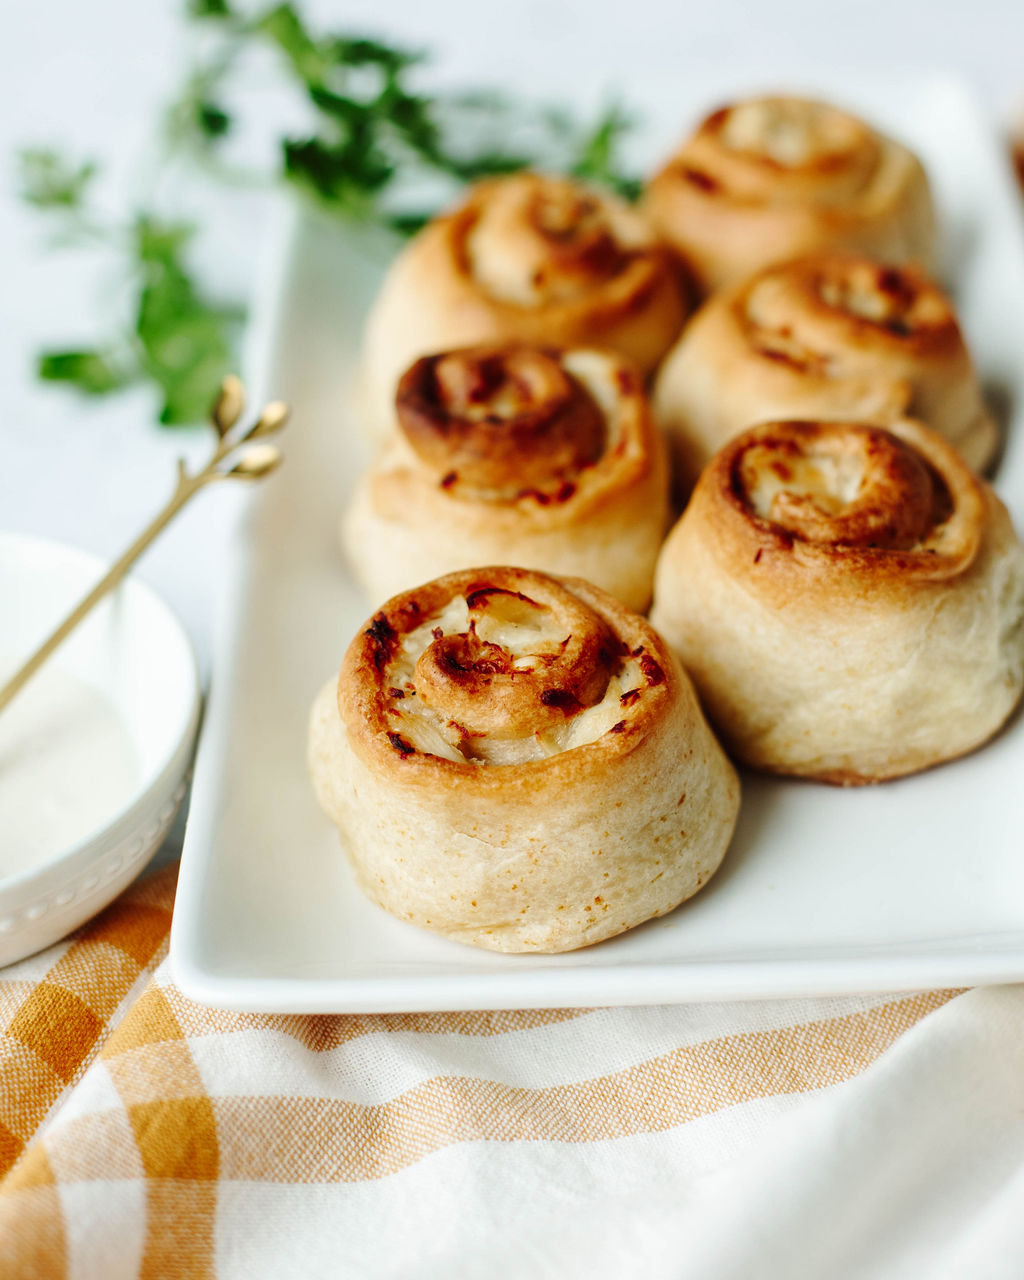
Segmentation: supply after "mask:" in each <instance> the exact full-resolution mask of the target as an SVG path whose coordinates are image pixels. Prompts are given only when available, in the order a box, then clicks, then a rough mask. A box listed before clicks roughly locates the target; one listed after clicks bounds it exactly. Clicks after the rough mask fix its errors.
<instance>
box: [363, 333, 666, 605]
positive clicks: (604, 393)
mask: <svg viewBox="0 0 1024 1280" xmlns="http://www.w3.org/2000/svg"><path fill="white" fill-rule="evenodd" d="M396 410H397V424H398V429H397V430H395V431H393V432H392V438H391V443H390V445H389V446H388V447H387V449H386V451H385V453H384V454H383V456H382V457H381V458H380V459H379V460H378V462H377V464H376V465H375V466H374V467H373V468H372V469H371V470H370V471H369V472H367V473H366V474H365V475H364V476H363V478H362V480H361V482H360V484H359V486H358V488H357V490H356V493H355V496H354V499H353V503H352V506H351V508H350V509H349V511H348V512H347V514H346V516H345V518H344V520H343V522H342V543H343V546H344V547H345V550H346V552H347V554H348V557H349V560H350V561H351V564H352V566H353V569H354V571H355V573H356V575H357V577H358V578H359V579H360V581H361V582H362V584H363V586H364V588H365V589H366V591H367V593H368V594H369V596H370V597H371V599H372V600H374V601H379V600H385V599H387V598H388V597H389V596H392V595H395V594H396V593H397V592H399V591H402V590H405V589H406V588H408V587H411V586H413V585H415V584H416V583H419V582H425V581H427V580H428V579H430V578H436V577H439V576H440V575H441V574H444V573H450V572H452V571H453V570H455V569H463V568H466V567H467V566H469V565H474V564H500V563H511V564H518V565H521V566H523V567H525V568H528V569H546V570H549V571H550V572H552V573H557V574H568V575H572V576H578V577H581V578H587V579H588V580H589V581H591V582H594V583H596V584H597V585H598V586H600V587H603V588H604V589H605V590H606V591H610V592H611V593H612V595H614V596H617V597H618V598H619V599H620V600H621V601H623V603H625V604H626V605H628V606H629V607H630V608H633V609H637V610H643V609H646V608H647V605H648V604H649V603H650V599H651V585H652V583H653V581H654V565H655V561H656V560H657V558H658V551H659V549H660V547H661V543H662V539H663V538H664V536H665V530H666V528H667V526H668V517H669V511H668V468H667V464H666V460H665V448H664V443H663V441H662V439H661V436H660V434H659V433H658V432H657V430H656V429H655V427H654V425H653V422H652V419H651V414H650V409H649V407H648V405H647V399H646V396H645V395H644V392H643V388H642V387H641V385H640V378H639V376H638V375H637V373H636V372H635V371H634V370H633V369H632V368H631V367H630V366H629V365H628V364H626V363H625V362H624V361H623V360H622V359H621V357H619V356H615V355H612V354H609V353H605V352H601V351H587V350H576V351H565V352H561V353H558V352H555V351H551V350H546V351H545V350H539V349H537V348H532V347H473V348H468V349H463V350H458V351H451V352H445V353H442V354H441V355H435V356H425V357H423V358H422V359H420V360H418V361H417V362H416V363H415V364H414V365H413V366H412V367H411V368H410V369H409V370H407V371H406V373H405V375H404V376H403V378H402V380H401V382H400V383H399V387H398V395H397V398H396Z"/></svg>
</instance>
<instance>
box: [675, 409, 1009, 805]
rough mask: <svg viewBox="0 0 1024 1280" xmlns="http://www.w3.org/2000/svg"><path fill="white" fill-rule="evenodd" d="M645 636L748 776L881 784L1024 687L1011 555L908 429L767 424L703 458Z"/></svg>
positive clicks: (997, 528) (964, 736)
mask: <svg viewBox="0 0 1024 1280" xmlns="http://www.w3.org/2000/svg"><path fill="white" fill-rule="evenodd" d="M654 593H655V603H654V609H653V611H652V623H653V625H654V626H656V627H657V628H658V629H659V630H660V631H661V633H662V634H663V635H664V636H665V638H666V640H668V642H669V644H670V645H672V647H673V648H674V649H675V651H676V652H677V654H678V655H679V657H680V658H681V660H682V661H683V663H684V664H685V665H686V667H687V670H688V671H689V672H690V674H691V675H692V677H693V680H694V683H695V684H696V686H697V689H698V691H699V693H700V696H701V700H702V702H703V705H704V707H705V708H706V710H707V712H708V715H709V717H710V718H711V721H712V723H713V724H714V725H715V726H716V728H717V729H718V731H719V732H720V733H721V735H722V738H723V740H724V742H725V743H726V745H727V746H728V747H729V748H730V750H731V751H732V753H733V754H734V755H735V756H737V757H738V758H739V759H741V760H744V761H746V762H747V763H748V764H751V765H754V766H756V767H757V768H759V769H767V770H770V771H772V772H775V773H786V774H798V775H800V776H803V777H807V778H817V779H820V780H821V781H825V782H834V783H843V784H850V783H864V782H877V781H881V780H882V779H884V778H895V777H899V776H900V775H901V774H907V773H913V772H915V771H917V770H920V769H925V768H927V767H928V766H929V765H934V764H938V763H939V762H940V761H943V760H950V759H952V758H953V757H954V756H959V755H962V754H963V753H964V752H967V751H970V750H972V749H973V748H974V747H977V746H979V745H980V744H981V743H983V742H985V741H986V739H988V738H990V737H991V736H992V735H993V734H994V733H995V732H996V730H997V729H998V728H999V727H1000V725H1002V724H1003V722H1004V721H1005V720H1006V719H1007V717H1008V716H1009V715H1010V713H1011V712H1012V710H1013V708H1014V706H1015V705H1016V703H1017V701H1018V699H1019V697H1020V693H1021V688H1022V684H1024V551H1022V549H1021V545H1020V543H1019V541H1018V540H1017V536H1016V534H1015V533H1014V531H1013V527H1012V525H1011V523H1010V519H1009V516H1008V515H1007V512H1006V509H1005V508H1004V506H1003V505H1002V503H1001V502H1000V501H999V499H998V498H997V497H996V495H995V494H994V493H993V491H992V489H991V488H990V487H989V486H988V485H987V484H986V483H985V482H984V481H982V480H978V479H976V478H975V477H974V476H973V475H972V473H971V472H970V471H969V470H968V468H967V467H966V465H965V464H964V462H963V461H962V460H961V458H960V457H959V455H958V454H957V453H956V451H955V450H954V449H953V448H952V447H951V446H950V445H949V444H947V443H946V442H945V441H944V440H943V439H942V438H941V437H940V436H937V435H936V434H935V433H934V432H932V431H929V430H928V428H927V427H924V426H922V425H921V424H920V423H915V422H911V421H906V422H897V423H892V424H891V425H890V426H889V427H888V428H886V429H883V428H880V427H875V426H861V425H854V424H849V423H810V422H781V423H769V424H766V425H763V426H760V427H755V428H754V429H753V430H751V431H748V432H745V433H744V434H743V435H742V436H739V437H738V438H737V439H736V440H734V441H732V442H731V443H730V444H728V445H726V447H725V448H724V449H723V450H722V451H721V452H720V453H719V454H717V455H716V457H715V458H714V459H713V460H712V462H711V463H710V464H709V465H708V467H707V468H706V470H705V471H704V473H703V474H702V475H701V478H700V480H699V482H698V484H697V487H696V489H695V490H694V492H693V497H692V499H691V501H690V505H689V506H688V507H687V509H686V511H685V513H684V514H683V516H682V518H681V519H680V521H679V522H678V524H677V525H676V526H675V528H674V529H673V530H672V532H671V534H670V535H669V538H668V540H667V542H666V543H665V547H664V549H663V551H662V554H661V558H660V560H659V563H658V570H657V575H656V578H655V589H654Z"/></svg>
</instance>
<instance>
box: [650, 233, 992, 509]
mask: <svg viewBox="0 0 1024 1280" xmlns="http://www.w3.org/2000/svg"><path fill="white" fill-rule="evenodd" d="M654 407H655V416H656V417H657V419H658V422H659V425H660V426H662V428H663V429H664V430H665V431H666V432H667V433H668V435H669V437H670V440H671V444H672V450H673V456H674V462H675V465H676V470H677V474H678V476H679V479H680V482H681V483H682V484H683V485H684V486H685V487H689V486H690V485H692V484H693V482H694V481H695V480H696V478H697V476H698V475H699V473H700V470H701V468H702V467H703V466H704V464H705V463H706V462H707V460H708V459H709V458H710V457H711V455H712V454H713V453H716V452H717V451H718V449H720V448H721V447H722V445H723V444H725V442H726V441H727V440H731V439H732V438H733V436H736V435H738V434H739V433H740V432H741V431H744V430H746V428H747V427H750V426H753V425H754V424H755V423H758V422H767V421H770V420H772V419H776V418H806V419H826V420H832V419H837V420H847V421H858V420H859V421H874V422H880V423H884V422H886V421H890V420H892V419H894V418H899V417H903V416H906V415H911V416H913V417H915V418H918V419H920V420H921V421H923V422H925V423H926V424H927V425H928V426H930V427H932V428H933V429H934V430H935V431H938V432H939V434H940V435H943V436H945V437H946V439H947V440H950V441H951V442H952V443H953V444H954V445H956V447H957V449H959V451H960V453H961V455H962V456H963V457H964V458H965V459H966V460H967V462H968V464H969V465H970V466H972V467H974V469H975V470H981V469H982V468H983V467H985V466H986V465H987V463H988V462H990V461H991V459H992V456H993V454H994V452H995V448H996V445H997V443H998V432H997V430H996V426H995V423H994V422H993V420H992V418H991V416H990V415H989V413H988V411H987V409H986V408H985V404H984V401H983V400H982V397H981V391H980V388H979V386H978V379H977V377H976V376H975V372H974V367H973V364H972V362H971V357H970V354H969V353H968V350H967V346H966V344H965V343H964V339H963V335H962V334H961V332H960V326H959V325H958V324H957V318H956V312H955V311H954V309H953V306H952V303H951V302H950V301H949V299H948V298H947V297H946V296H945V295H944V294H943V293H942V291H941V290H940V289H939V288H938V287H937V286H936V285H934V284H933V283H932V282H931V281H930V280H929V279H928V278H927V277H926V276H924V275H923V274H922V273H921V272H920V271H918V270H917V269H915V268H913V267H902V268H900V267H888V266H882V265H880V264H878V263H876V262H874V261H873V260H872V259H870V258H861V257H854V256H849V255H844V254H829V255H823V256H821V257H816V258H804V259H800V260H798V261H796V262H788V263H783V264H781V265H779V266H774V267H768V268H767V269H766V270H764V271H761V272H759V273H758V274H757V275H755V276H754V277H753V279H750V280H746V281H744V282H742V283H741V284H738V285H733V286H732V287H731V288H729V289H725V290H723V291H722V292H721V293H718V294H716V295H715V296H714V297H713V298H710V299H709V300H708V301H707V302H706V303H705V304H704V306H703V307H702V308H701V309H700V311H698V313H697V315H696V316H695V317H694V319H693V321H692V323H691V324H690V325H689V326H688V327H687V329H686V332H685V333H684V334H683V336H682V337H681V338H680V340H679V342H678V343H677V344H676V345H675V347H674V348H673V349H672V351H671V352H670V353H669V355H668V357H667V359H666V360H665V363H664V364H663V365H662V367H661V370H660V371H659V374H658V381H657V384H656V387H655V392H654Z"/></svg>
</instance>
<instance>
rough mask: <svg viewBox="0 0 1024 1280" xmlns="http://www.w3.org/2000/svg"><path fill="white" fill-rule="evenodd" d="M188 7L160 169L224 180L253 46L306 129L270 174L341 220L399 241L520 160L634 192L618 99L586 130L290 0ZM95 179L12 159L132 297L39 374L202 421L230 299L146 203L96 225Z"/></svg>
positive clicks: (35, 198)
mask: <svg viewBox="0 0 1024 1280" xmlns="http://www.w3.org/2000/svg"><path fill="white" fill-rule="evenodd" d="M188 16H189V19H190V20H191V21H192V22H194V23H196V24H198V25H200V26H201V27H202V29H203V33H204V37H205V39H204V45H205V53H204V58H203V60H202V62H201V63H199V64H197V65H196V66H194V67H192V68H191V69H190V71H189V74H188V76H187V78H186V81H185V83H184V85H183V87H182V90H181V92H180V94H179V95H178V98H177V100H176V101H175V102H174V103H173V105H172V106H171V108H170V110H169V112H168V113H167V118H166V120H165V123H164V129H163V147H164V155H165V162H166V163H170V162H171V161H172V160H177V159H180V158H181V157H182V156H185V155H193V156H199V157H201V158H202V159H203V161H204V164H205V167H206V169H207V171H208V172H214V173H221V174H222V175H223V176H224V178H225V180H228V179H229V175H230V172H231V171H230V170H229V167H228V166H227V164H226V163H222V153H223V149H224V146H225V143H226V142H227V141H228V140H229V139H230V138H231V136H232V134H233V132H234V131H235V128H236V124H237V120H236V109H235V107H234V106H233V105H232V85H233V81H234V78H235V76H236V74H237V72H238V70H239V67H240V64H241V63H242V60H243V59H245V58H246V57H247V56H248V55H250V54H251V53H252V52H253V51H254V50H255V49H257V48H259V49H264V50H265V49H269V50H271V51H273V53H274V54H275V55H276V57H277V60H278V62H279V64H280V66H281V68H282V72H283V79H284V82H285V84H286V86H287V88H288V91H289V92H290V93H291V94H293V95H297V97H298V99H299V100H300V101H301V102H302V103H303V104H304V107H305V109H306V112H307V113H308V117H309V119H310V121H311V124H310V127H309V129H308V131H307V132H305V133H303V134H298V135H293V134H289V135H288V136H285V137H281V138H280V139H279V140H278V144H277V146H278V154H279V168H278V170H277V172H276V173H275V174H271V175H268V180H274V179H278V180H284V181H286V182H288V183H291V184H293V185H294V186H296V187H297V188H299V189H300V190H301V191H303V192H304V193H305V194H306V195H308V196H311V197H312V198H313V199H315V200H316V201H317V202H318V203H319V204H320V205H321V206H323V207H325V208H326V209H328V210H330V211H332V212H333V213H336V214H337V215H339V216H340V217H343V218H346V219H349V220H354V221H357V222H363V223H375V224H378V225H383V226H386V227H389V228H390V229H392V230H394V231H397V232H399V233H402V234H408V233H410V232H412V231H415V230H416V229H418V228H419V227H420V226H422V225H423V223H424V222H425V221H426V220H427V218H429V217H430V216H431V215H432V214H433V213H434V212H435V211H436V209H437V207H438V205H439V204H440V203H442V202H443V201H445V200H447V199H449V198H450V196H451V195H452V194H453V193H454V191H455V190H457V188H458V187H459V186H460V185H461V184H463V183H466V182H471V181H475V180H477V179H480V178H485V177H491V176H494V175H499V174H504V173H510V172H513V171H515V170H516V169H521V168H524V167H528V166H534V167H543V168H545V169H550V170H554V171H562V172H566V173H570V174H572V175H574V176H576V177H580V178H585V179H589V180H591V181H595V182H599V183H602V184H604V185H606V186H610V187H612V188H614V189H617V190H618V191H620V192H622V193H623V194H625V195H626V196H628V197H632V196H634V195H635V194H636V190H637V184H636V182H635V181H633V180H632V179H631V178H629V177H627V176H624V175H623V173H622V171H621V167H620V164H619V148H620V143H621V141H622V138H623V137H624V135H625V134H626V133H627V132H628V130H629V128H630V125H631V122H630V120H629V118H628V117H627V116H626V114H625V113H624V112H623V111H622V110H621V109H620V108H619V107H618V106H612V107H611V108H609V109H608V110H607V111H605V112H604V113H603V114H602V115H601V116H600V118H599V119H597V120H596V121H594V122H593V123H591V124H589V125H586V126H583V125H580V124H579V123H578V122H576V121H575V120H574V119H573V118H572V117H571V116H570V115H569V114H567V113H566V112H565V111H563V110H553V109H551V108H546V107H536V106H532V105H529V104H526V103H522V102H518V101H515V100H513V99H511V98H509V97H507V96H504V95H500V94H497V93H493V92H476V93H461V94H450V93H436V92H435V93H429V92H426V91H425V90H423V89H422V88H421V87H420V85H419V82H418V79H417V73H418V71H419V69H420V68H422V66H423V65H424V63H425V61H426V59H425V57H424V56H423V55H422V54H421V53H418V52H413V51H410V50H406V49H400V48H395V47H393V46H391V45H388V44H384V43H382V42H380V41H378V40H373V39H369V38H366V37H363V36H353V35H348V34H341V35H339V34H317V33H315V32H313V31H312V30H311V29H310V28H309V27H308V26H307V24H306V23H305V21H304V20H303V18H302V16H301V14H300V12H299V9H298V8H297V7H296V5H294V4H291V3H284V4H277V5H274V6H273V7H271V8H269V9H266V10H263V11H260V12H257V13H255V14H245V13H242V12H240V11H239V10H236V9H235V8H234V7H233V5H232V4H231V3H230V0H189V3H188ZM97 172H98V165H97V164H96V162H95V161H92V160H88V161H85V162H78V163H73V162H70V161H68V160H67V159H65V158H63V157H61V156H60V155H58V154H57V153H56V152H54V151H52V150H45V149H33V150H28V151H25V152H23V153H22V155H21V183H22V194H23V196H24V198H25V199H26V200H27V201H28V202H29V203H31V204H32V205H34V206H35V207H37V208H38V209H40V210H41V211H44V212H45V213H46V215H47V216H48V217H49V218H50V219H51V220H52V221H53V223H54V224H55V229H56V230H57V232H58V237H57V238H58V240H59V242H62V243H71V244H78V245H81V244H84V243H92V244H96V245H98V246H102V247H104V249H105V250H106V251H107V252H108V253H113V254H115V255H117V257H118V259H119V261H120V263H121V265H122V268H123V275H124V278H125V281H126V288H127V289H128V291H129V293H130V296H131V299H132V305H131V307H130V308H128V311H129V313H130V317H131V319H130V326H129V327H128V328H127V330H126V331H125V332H122V333H119V334H116V335H114V336H112V337H110V338H109V339H106V340H104V341H100V342H98V343H96V344H95V345H93V346H91V347H88V348H85V349H80V350H65V351H48V352H44V353H43V354H42V355H41V356H40V357H39V363H38V373H39V376H40V377H41V378H43V379H45V380H47V381H53V382H61V383H64V384H66V385H69V386H73V387H76V388H78V389H79V390H80V391H82V392H84V393H87V394H90V395H106V394H109V393H111V392H114V391H117V390H119V389H121V388H123V387H125V386H129V385H132V384H137V383H142V382H148V383H151V384H153V385H155V386H156V387H157V388H158V389H159V392H160V396H161V407H160V412H159V420H160V422H161V423H164V424H167V425H174V424H183V423H192V422H197V421H200V420H201V419H202V418H203V417H204V416H205V414H206V411H207V409H208V407H209V404H210V402H211V400H212V398H213V396H214V394H215V392H216V388H217V386H218V385H219V383H220V379H221V378H222V377H223V375H224V374H225V373H226V372H227V371H228V369H229V368H230V367H231V365H232V364H233V363H234V362H235V359H236V348H237V341H238V336H239V332H240V325H241V321H242V320H243V318H244V315H243V311H242V308H241V307H239V306H236V305H229V304H224V303H222V302H218V301H216V300H214V299H213V298H211V297H210V296H209V295H208V292H207V290H206V288H205V287H204V286H203V284H202V283H201V282H200V281H198V280H197V279H196V277H195V274H194V272H193V271H192V269H191V268H190V265H189V259H190V250H191V248H192V246H193V242H194V241H195V238H196V237H197V235H198V234H199V229H198V228H197V227H195V226H194V225H192V224H189V223H184V222H181V221H179V220H175V219H168V218H167V217H166V216H163V215H161V214H160V213H159V212H158V211H157V210H156V209H152V208H148V209H142V210H138V211H136V212H135V213H134V214H133V215H131V216H130V217H128V218H126V219H125V220H124V223H123V225H111V224H110V223H109V222H105V221H104V220H103V219H102V218H101V217H100V216H99V214H98V213H97V211H96V210H95V209H94V208H93V206H92V204H91V203H90V191H91V187H92V184H93V180H94V178H95V176H96V174H97ZM425 188H426V189H427V190H429V191H430V192H431V199H430V203H429V204H424V203H423V191H424V189H425Z"/></svg>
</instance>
